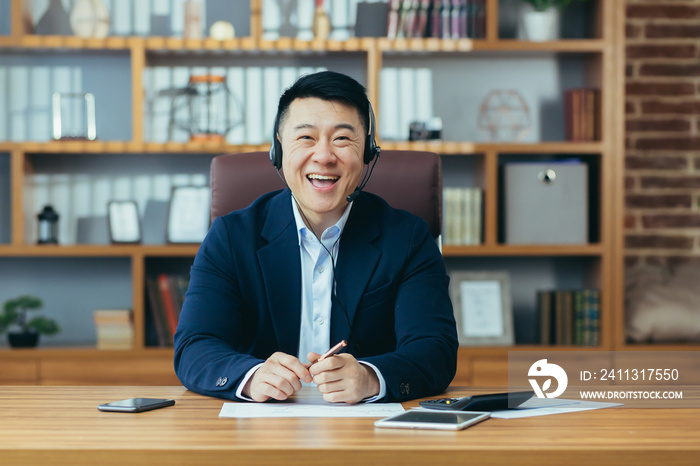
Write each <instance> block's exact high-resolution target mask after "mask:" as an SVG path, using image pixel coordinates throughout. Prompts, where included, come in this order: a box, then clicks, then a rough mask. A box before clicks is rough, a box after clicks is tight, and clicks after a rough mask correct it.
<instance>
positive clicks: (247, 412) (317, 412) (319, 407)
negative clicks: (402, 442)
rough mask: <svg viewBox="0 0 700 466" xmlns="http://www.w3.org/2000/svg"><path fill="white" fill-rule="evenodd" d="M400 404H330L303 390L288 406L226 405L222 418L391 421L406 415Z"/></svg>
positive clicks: (271, 403) (281, 403)
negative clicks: (322, 418)
mask: <svg viewBox="0 0 700 466" xmlns="http://www.w3.org/2000/svg"><path fill="white" fill-rule="evenodd" d="M404 411H405V410H404V409H403V406H401V403H358V404H355V405H346V404H339V403H327V402H325V401H323V398H322V397H321V395H320V394H319V393H318V391H316V389H315V388H312V387H303V388H302V389H301V390H300V391H299V392H297V394H296V395H295V396H293V397H292V398H290V400H289V401H288V402H268V403H224V405H223V406H222V407H221V411H220V412H219V417H235V418H254V417H388V416H393V415H394V414H399V413H402V412H404Z"/></svg>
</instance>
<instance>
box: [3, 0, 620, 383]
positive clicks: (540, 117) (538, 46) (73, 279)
mask: <svg viewBox="0 0 700 466" xmlns="http://www.w3.org/2000/svg"><path fill="white" fill-rule="evenodd" d="M623 3H624V2H616V1H613V0H590V1H588V2H575V3H574V4H572V5H574V6H572V8H574V10H572V11H569V12H568V13H565V14H564V15H563V17H562V22H563V23H564V24H565V27H563V28H562V31H564V34H563V36H562V37H563V38H562V39H560V40H556V41H549V42H529V41H525V40H518V39H515V36H516V35H517V31H516V29H517V28H516V27H515V26H514V24H515V23H517V18H516V11H517V9H519V8H520V3H519V2H516V1H514V0H501V1H499V0H485V3H484V5H485V14H486V16H485V37H483V38H480V39H454V40H453V39H436V38H426V39H422V38H420V39H419V38H416V39H396V40H389V39H386V38H371V37H370V38H356V37H351V34H347V37H345V38H344V39H342V40H338V39H333V37H334V36H331V37H332V39H330V40H316V39H310V40H307V39H305V38H304V37H305V36H303V34H302V35H300V37H301V38H299V37H280V35H279V34H277V35H275V34H270V32H269V28H268V27H267V26H266V28H263V25H269V24H270V23H271V21H269V18H268V19H266V16H265V10H264V5H267V3H265V4H263V2H262V1H261V0H251V3H250V24H249V25H248V26H249V28H247V29H249V31H250V34H249V35H246V36H244V37H236V38H234V39H229V40H224V41H218V40H214V39H211V38H203V39H183V38H181V37H158V36H152V35H148V32H147V27H146V26H144V27H143V28H141V29H144V28H146V32H145V33H144V34H139V33H138V31H139V30H140V29H139V27H140V26H139V27H134V28H132V29H130V30H127V32H126V35H124V34H123V33H122V34H117V33H113V34H112V35H110V36H108V37H106V38H102V39H97V38H90V39H83V38H79V37H74V36H52V35H46V36H43V35H34V34H32V33H31V32H29V31H26V30H25V29H24V28H23V24H25V22H24V20H23V18H24V17H25V11H24V10H23V5H24V4H25V2H23V1H21V0H12V2H11V8H10V15H11V16H10V17H11V21H10V23H9V27H8V26H7V25H6V26H4V27H2V26H0V31H3V30H5V31H6V33H5V35H1V36H0V55H1V56H2V60H3V61H2V64H0V79H2V80H4V81H5V82H6V83H8V84H7V85H6V88H5V89H6V91H2V92H4V94H0V100H2V99H4V102H5V104H3V105H2V107H3V112H4V115H2V116H0V283H2V284H3V285H2V287H0V300H5V299H8V298H11V297H13V296H14V295H17V294H19V293H31V294H36V295H40V296H41V297H42V298H43V299H44V301H45V303H46V308H45V310H46V312H47V313H50V314H51V315H52V316H54V317H57V318H58V319H59V320H60V321H61V324H62V326H63V327H64V331H63V332H62V333H61V334H59V335H57V336H55V337H51V338H46V339H44V340H43V343H42V345H41V346H40V348H39V349H37V350H34V351H31V352H28V351H22V350H8V349H2V350H0V359H2V360H3V361H5V362H3V365H5V364H8V366H7V367H11V368H12V372H13V373H12V374H9V373H7V372H6V371H3V375H2V379H0V382H2V383H61V384H71V383H110V384H112V383H113V384H117V383H126V384H132V383H145V384H158V383H164V384H170V383H175V382H176V379H175V378H174V375H173V372H172V350H170V349H167V348H155V347H151V346H150V345H149V344H147V338H146V335H147V333H148V328H147V326H148V325H147V322H148V321H149V318H148V314H149V312H150V311H149V300H148V297H147V290H146V286H145V283H146V277H150V276H154V275H157V274H158V273H161V272H169V273H173V272H181V271H184V273H186V271H187V268H188V265H189V264H190V263H191V261H192V258H193V257H194V255H195V254H196V251H197V246H196V245H191V246H190V245H171V244H166V243H165V241H161V242H154V243H153V244H137V245H112V244H108V242H104V241H102V242H100V241H92V240H86V239H85V236H83V235H82V234H81V230H80V228H87V227H86V225H85V224H84V223H85V218H88V219H89V218H93V219H95V218H96V219H98V220H99V219H100V218H104V215H105V211H106V202H107V201H108V200H112V199H120V198H128V199H135V200H137V202H138V204H139V209H140V212H141V215H143V213H144V209H145V208H146V204H147V202H148V201H149V200H157V201H162V202H165V201H167V199H168V196H169V192H170V188H171V187H172V186H176V185H179V184H201V185H206V184H208V181H209V172H208V170H209V162H210V160H211V158H212V157H213V156H214V155H216V154H220V153H230V152H247V151H253V150H267V149H268V147H269V141H270V133H271V127H272V120H273V117H274V112H275V107H276V102H277V98H278V96H279V93H280V92H281V91H282V90H283V88H284V87H285V86H286V85H288V84H289V83H291V82H293V81H294V80H295V79H296V77H297V76H299V75H300V74H302V73H304V72H308V71H312V70H316V69H321V68H327V69H332V70H336V71H341V72H345V73H347V74H350V75H351V76H353V77H355V78H356V79H358V80H359V81H360V82H362V83H363V84H364V85H365V86H366V87H367V90H368V95H369V97H370V100H371V101H372V103H373V106H374V109H375V112H376V113H377V120H378V134H379V138H380V145H381V146H382V148H383V149H415V150H430V151H434V152H437V153H439V154H441V156H442V158H443V171H444V183H445V187H475V188H479V189H480V190H481V191H482V193H483V215H482V217H481V222H482V228H481V231H480V235H479V236H480V242H479V244H476V245H469V246H457V245H450V244H444V247H443V254H444V257H445V262H446V264H447V267H448V270H449V271H450V272H454V271H465V270H466V271H489V270H505V271H507V272H508V273H509V275H510V282H511V293H512V297H513V304H514V317H515V319H514V321H515V335H516V342H515V345H514V346H508V347H478V348H477V347H462V348H461V349H460V362H459V364H460V367H459V373H458V376H457V379H456V382H458V383H467V384H491V385H505V384H506V383H507V382H506V381H507V377H506V372H505V367H506V361H507V353H508V351H510V350H518V349H533V348H538V347H539V346H537V344H536V343H537V341H538V339H537V336H536V332H537V319H538V316H537V305H536V295H537V291H538V290H540V289H544V288H581V287H588V288H596V289H599V290H600V291H601V304H600V329H601V335H600V344H599V348H601V349H612V348H621V347H624V340H623V335H624V330H623V327H622V324H623V320H624V313H623V307H622V291H623V289H622V288H623V287H622V275H621V265H622V263H621V257H622V244H621V235H622V230H621V225H620V223H621V218H622V210H621V209H622V202H621V198H622V191H621V190H622V181H621V180H622V170H621V169H622V159H623V143H622V141H623V108H624V107H623V103H624V99H623V92H622V91H623V85H622V84H623V77H624V73H623V54H622V50H623V48H622V37H623V35H624V22H623V16H624V5H623ZM349 5H352V4H349ZM134 8H137V7H134ZM348 8H350V7H348ZM246 11H247V10H246ZM35 14H36V12H35ZM178 14H180V13H179V12H178ZM136 16H138V15H136ZM273 22H274V21H273ZM127 29H128V28H127ZM247 29H245V30H247ZM264 31H265V32H264ZM271 37H272V38H271ZM193 73H216V74H222V75H225V76H226V77H227V82H228V83H229V88H230V89H231V92H232V93H233V94H235V95H236V97H237V98H238V99H239V100H240V101H241V103H242V109H241V112H242V114H241V115H239V117H240V119H241V120H242V123H241V124H240V125H239V126H237V127H236V128H235V129H234V130H233V131H231V132H230V133H229V135H228V136H227V138H226V140H225V141H223V142H221V143H219V142H217V143H211V142H206V143H202V142H192V141H190V140H189V138H188V136H187V134H186V133H185V132H183V131H182V130H180V129H174V130H172V131H169V125H170V116H171V107H170V105H172V101H169V100H168V99H167V98H163V96H164V95H167V92H163V91H167V89H168V88H177V87H182V86H183V83H186V79H187V76H189V75H190V74H193ZM577 87H591V88H596V89H599V90H600V95H601V100H600V105H599V111H598V113H597V115H596V118H597V120H598V124H599V125H600V127H601V132H600V137H599V138H598V139H596V140H592V141H586V142H570V141H567V140H566V138H565V127H564V125H565V123H564V93H565V91H566V90H568V89H570V88H577ZM497 89H516V90H517V91H518V93H519V94H520V95H521V96H522V97H523V100H525V102H526V104H527V108H528V110H529V116H530V124H529V131H528V132H527V133H526V134H524V135H522V137H521V139H519V140H517V141H512V140H505V139H503V140H500V139H499V140H491V139H490V138H489V133H488V131H484V130H483V129H479V124H480V123H479V114H480V109H481V105H482V103H483V102H484V99H485V98H486V96H487V95H488V94H489V92H490V91H492V90H497ZM54 91H85V92H88V91H89V92H92V93H94V95H95V99H96V102H97V115H96V117H97V134H98V139H97V140H96V141H63V140H59V141H55V140H52V139H51V132H50V125H51V119H50V105H49V100H50V99H49V96H50V94H51V93H52V92H54ZM5 109H7V110H5ZM174 111H175V112H179V111H181V109H175V110H174ZM432 117H440V118H441V119H442V122H443V133H442V134H443V138H442V140H440V141H408V123H409V122H410V120H412V119H428V118H432ZM571 158H577V159H579V160H581V161H583V163H585V164H586V165H587V166H588V169H589V170H588V171H589V176H590V180H591V181H590V183H589V205H590V209H589V214H590V225H591V226H590V232H589V241H588V242H587V243H586V244H580V245H553V244H538V245H512V244H506V243H505V241H504V240H503V235H502V231H503V218H502V217H503V215H502V211H503V202H504V201H503V189H504V186H503V181H502V176H501V172H502V167H503V165H504V164H505V163H509V162H512V161H544V160H568V159H571ZM505 188H507V187H505ZM48 202H52V203H57V204H59V206H60V209H59V213H60V214H61V215H62V221H61V230H60V237H61V243H60V244H59V245H55V246H39V245H36V214H37V212H38V208H39V207H40V206H41V205H42V204H44V203H48ZM80 219H82V224H81V225H82V226H81V225H79V223H80ZM6 284H8V285H9V286H7V285H6ZM101 308H129V309H132V310H133V317H134V330H135V336H136V338H135V343H134V346H133V349H131V350H129V351H122V352H120V351H98V350H96V349H94V344H95V333H94V327H93V325H92V311H93V310H95V309H101ZM571 348H572V347H570V346H566V347H564V346H562V347H557V348H556V349H571ZM88 366H90V367H93V366H94V367H93V369H90V370H89V371H85V370H76V369H75V368H77V367H88ZM108 367H109V368H110V370H109V371H105V370H102V369H101V368H108ZM90 374H92V375H90Z"/></svg>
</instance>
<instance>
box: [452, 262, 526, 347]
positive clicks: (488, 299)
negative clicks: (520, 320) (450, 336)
mask: <svg viewBox="0 0 700 466" xmlns="http://www.w3.org/2000/svg"><path fill="white" fill-rule="evenodd" d="M450 275H451V279H450V297H451V298H452V305H453V307H454V310H455V320H456V321H457V335H458V336H459V344H460V345H512V344H514V343H515V337H514V333H513V307H512V303H511V297H510V278H509V276H508V273H507V272H453V273H452V274H450Z"/></svg>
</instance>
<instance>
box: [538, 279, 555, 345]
mask: <svg viewBox="0 0 700 466" xmlns="http://www.w3.org/2000/svg"><path fill="white" fill-rule="evenodd" d="M552 309H553V307H552V292H551V291H549V290H540V291H538V292H537V315H538V323H539V326H538V327H539V340H540V344H541V345H551V344H552V343H553V342H552V334H553V332H552Z"/></svg>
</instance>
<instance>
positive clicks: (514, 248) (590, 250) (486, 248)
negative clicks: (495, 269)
mask: <svg viewBox="0 0 700 466" xmlns="http://www.w3.org/2000/svg"><path fill="white" fill-rule="evenodd" d="M603 253H604V249H603V247H602V246H601V245H600V244H587V245H581V246H578V245H576V246H563V245H543V246H532V245H496V246H491V245H479V246H455V245H443V246H442V255H443V256H445V257H473V256H494V257H498V256H542V257H556V256H592V257H600V256H602V255H603Z"/></svg>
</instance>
